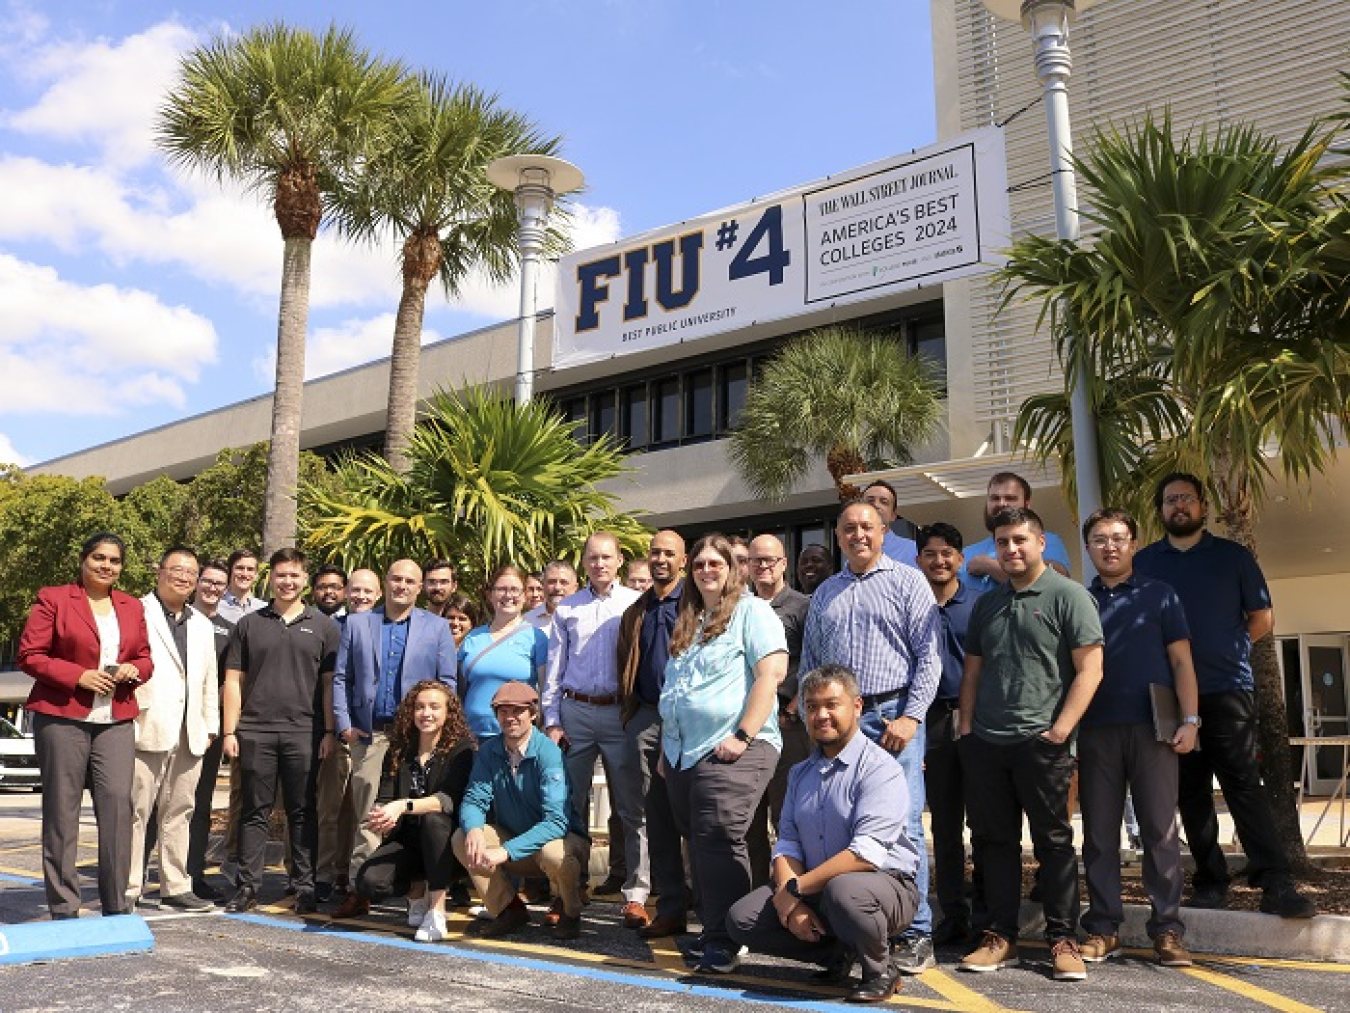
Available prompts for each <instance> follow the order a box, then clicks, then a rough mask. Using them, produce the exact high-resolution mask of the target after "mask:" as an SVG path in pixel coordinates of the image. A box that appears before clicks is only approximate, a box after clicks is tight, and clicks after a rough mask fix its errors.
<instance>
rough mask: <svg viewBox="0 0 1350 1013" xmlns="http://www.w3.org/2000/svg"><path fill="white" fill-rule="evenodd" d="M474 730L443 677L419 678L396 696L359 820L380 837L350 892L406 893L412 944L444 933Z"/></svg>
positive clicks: (374, 895)
mask: <svg viewBox="0 0 1350 1013" xmlns="http://www.w3.org/2000/svg"><path fill="white" fill-rule="evenodd" d="M474 744H475V743H474V737H473V733H472V732H470V731H469V726H468V723H467V722H466V721H465V720H464V711H463V709H462V708H461V707H460V705H459V700H458V699H457V698H456V697H455V695H454V693H452V692H451V691H450V688H449V687H448V686H446V685H445V684H444V683H441V682H437V681H436V680H434V679H424V680H423V681H421V682H419V683H417V685H415V686H413V688H412V689H410V690H408V694H407V696H405V697H404V698H403V699H402V701H400V702H399V705H398V711H397V712H396V713H395V714H394V723H393V727H392V729H391V730H390V732H389V754H388V757H387V759H386V760H385V772H384V778H383V779H382V780H381V782H380V790H379V794H378V795H377V796H376V801H375V807H374V808H373V809H371V810H370V814H369V815H368V816H366V826H367V827H368V828H369V829H370V830H372V831H373V832H375V833H377V834H380V835H381V836H383V838H384V842H383V843H382V844H381V845H380V846H379V847H378V848H376V849H375V851H374V853H372V854H371V856H370V858H369V859H367V860H366V862H365V864H363V865H362V866H361V870H360V872H358V873H357V876H356V892H357V894H358V895H359V896H361V897H363V898H365V899H366V900H367V901H372V900H376V901H378V900H383V899H385V898H386V897H394V896H402V895H405V894H408V893H409V892H410V889H411V888H413V887H414V884H417V883H419V882H421V881H423V880H425V883H426V886H425V891H426V892H425V894H424V895H423V896H421V897H417V898H411V897H410V898H409V901H408V911H409V918H408V923H409V925H410V926H411V925H412V924H413V920H414V918H416V919H417V924H416V926H415V927H416V928H417V934H416V936H415V938H416V939H417V940H418V941H419V942H428V943H434V942H436V941H438V940H440V939H444V938H445V893H446V889H447V888H448V887H449V885H450V881H451V879H452V878H453V875H454V871H455V867H456V864H457V863H456V862H455V858H454V854H453V852H452V851H451V850H450V837H451V835H452V834H453V833H454V831H455V827H456V826H457V825H458V819H457V814H458V812H459V800H460V798H461V796H463V794H464V786H465V785H467V784H468V783H469V772H470V771H471V770H472V769H473V749H474Z"/></svg>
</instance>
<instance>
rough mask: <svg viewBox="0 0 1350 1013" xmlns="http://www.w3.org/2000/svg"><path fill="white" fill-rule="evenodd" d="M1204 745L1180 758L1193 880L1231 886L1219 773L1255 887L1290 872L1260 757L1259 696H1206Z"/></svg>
mask: <svg viewBox="0 0 1350 1013" xmlns="http://www.w3.org/2000/svg"><path fill="white" fill-rule="evenodd" d="M1200 722H1201V723H1200V749H1199V750H1198V751H1192V752H1189V753H1186V754H1185V755H1184V756H1182V757H1180V763H1179V764H1178V768H1179V769H1178V777H1179V782H1180V783H1179V790H1178V793H1177V808H1178V809H1180V810H1181V825H1182V827H1184V828H1185V830H1186V843H1187V844H1188V845H1189V846H1190V849H1191V856H1192V857H1193V858H1194V859H1195V877H1194V879H1193V881H1192V882H1193V885H1194V886H1195V887H1196V888H1197V889H1201V888H1204V887H1226V886H1227V885H1228V881H1229V875H1228V863H1227V861H1225V859H1224V855H1223V850H1222V849H1221V848H1220V847H1219V817H1218V815H1217V814H1216V813H1215V811H1214V784H1213V780H1212V779H1213V778H1218V780H1219V787H1220V788H1222V789H1223V798H1224V801H1225V802H1226V803H1227V804H1228V811H1229V813H1231V814H1232V816H1233V823H1234V825H1235V826H1236V828H1237V835H1238V840H1239V841H1241V842H1242V851H1243V853H1244V854H1245V855H1246V856H1247V881H1248V882H1249V883H1251V884H1252V885H1253V886H1265V885H1266V883H1267V882H1271V881H1274V880H1275V879H1276V878H1279V877H1283V876H1287V875H1288V874H1289V865H1288V863H1287V862H1286V861H1285V858H1284V849H1283V848H1281V846H1280V839H1279V836H1278V835H1277V834H1276V833H1275V822H1274V820H1273V819H1272V817H1271V812H1270V799H1269V797H1267V795H1266V790H1265V787H1264V786H1263V785H1262V784H1261V768H1260V766H1259V765H1258V764H1257V762H1256V701H1255V700H1254V698H1253V697H1252V694H1251V693H1250V692H1249V691H1248V690H1234V691H1232V692H1230V693H1202V694H1201V695H1200Z"/></svg>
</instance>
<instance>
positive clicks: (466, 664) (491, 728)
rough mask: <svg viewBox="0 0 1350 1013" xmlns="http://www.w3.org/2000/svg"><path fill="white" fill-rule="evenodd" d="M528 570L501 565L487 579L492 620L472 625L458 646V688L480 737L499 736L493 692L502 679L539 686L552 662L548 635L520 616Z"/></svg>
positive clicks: (472, 724)
mask: <svg viewBox="0 0 1350 1013" xmlns="http://www.w3.org/2000/svg"><path fill="white" fill-rule="evenodd" d="M525 576H526V575H525V572H524V571H523V570H521V569H520V568H519V567H516V566H502V567H498V568H497V570H496V571H495V572H494V573H493V574H492V576H491V577H490V578H489V580H488V588H487V592H488V604H489V606H490V607H491V609H492V622H490V623H489V624H488V625H486V626H479V627H478V628H476V629H473V630H470V631H469V634H468V636H466V637H465V638H464V642H463V643H462V644H461V645H460V648H459V681H460V692H461V693H462V694H463V697H464V713H465V715H466V716H467V717H468V719H469V728H470V730H472V732H473V733H474V735H475V736H477V738H478V739H479V741H482V740H483V739H485V738H487V737H489V736H492V735H500V734H501V729H500V728H499V727H498V726H497V719H496V718H495V717H494V716H493V714H492V697H493V695H494V694H495V693H496V692H497V689H498V687H500V686H501V685H502V683H505V682H510V681H512V680H517V681H519V682H525V683H529V685H530V686H531V687H533V688H534V689H535V690H536V691H537V690H538V689H539V686H540V684H541V683H542V682H543V678H544V668H545V666H546V665H547V664H548V638H547V637H546V636H544V633H543V631H542V630H539V629H536V628H535V627H533V626H531V625H530V624H529V623H527V622H525V621H524V619H523V618H522V615H523V610H524V605H525Z"/></svg>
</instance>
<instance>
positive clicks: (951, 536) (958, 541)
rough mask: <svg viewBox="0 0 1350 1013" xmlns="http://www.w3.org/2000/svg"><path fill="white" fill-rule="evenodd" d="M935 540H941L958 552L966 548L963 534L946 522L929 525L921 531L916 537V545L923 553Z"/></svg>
mask: <svg viewBox="0 0 1350 1013" xmlns="http://www.w3.org/2000/svg"><path fill="white" fill-rule="evenodd" d="M934 538H941V539H942V540H943V541H944V542H946V543H947V544H948V545H950V546H951V547H952V548H953V549H955V550H956V551H957V552H960V551H961V550H962V549H964V548H965V547H966V543H965V540H964V539H963V538H962V537H961V532H959V531H957V530H956V528H954V527H952V525H950V524H948V523H947V522H946V521H937V522H936V523H934V524H928V525H925V526H924V527H921V528H920V529H919V533H918V534H917V535H916V536H915V537H914V544H915V545H916V546H917V547H918V549H919V551H920V552H922V551H923V550H924V547H925V546H926V545H927V544H928V543H929V542H931V541H932V540H933V539H934Z"/></svg>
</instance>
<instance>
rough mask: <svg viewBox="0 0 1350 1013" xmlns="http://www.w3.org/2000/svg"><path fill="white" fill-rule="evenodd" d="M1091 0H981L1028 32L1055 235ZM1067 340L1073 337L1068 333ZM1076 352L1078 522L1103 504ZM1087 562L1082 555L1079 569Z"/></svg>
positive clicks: (1073, 198) (1069, 165)
mask: <svg viewBox="0 0 1350 1013" xmlns="http://www.w3.org/2000/svg"><path fill="white" fill-rule="evenodd" d="M1095 2H1096V0H984V5H985V7H987V8H988V9H989V12H990V13H991V14H993V15H994V16H995V17H997V18H1002V19H1003V20H1005V21H1019V20H1020V21H1021V22H1022V24H1023V26H1024V27H1026V28H1027V29H1028V30H1029V31H1030V32H1031V38H1032V43H1033V45H1034V47H1035V54H1036V56H1035V58H1036V76H1037V77H1038V78H1040V81H1041V85H1042V87H1043V88H1044V94H1045V120H1046V125H1047V127H1048V128H1049V133H1050V170H1051V179H1052V180H1053V185H1054V193H1055V228H1056V234H1057V235H1058V236H1059V238H1060V239H1067V240H1069V241H1071V242H1076V241H1077V240H1078V181H1077V178H1076V176H1075V173H1074V169H1073V133H1072V131H1071V130H1070V127H1069V75H1070V74H1071V73H1072V72H1073V61H1072V60H1071V59H1070V56H1069V25H1070V24H1071V23H1072V22H1073V20H1074V16H1075V14H1077V13H1081V12H1082V11H1085V10H1087V9H1088V8H1089V7H1091V6H1092V5H1093V4H1094V3H1095ZM1071 340H1072V338H1071ZM1078 358H1079V363H1078V366H1077V369H1076V370H1075V373H1074V383H1073V391H1072V393H1071V394H1070V396H1069V407H1070V410H1071V412H1072V416H1073V457H1074V477H1075V479H1076V481H1077V484H1078V522H1079V523H1080V524H1081V523H1082V522H1083V521H1085V520H1087V518H1088V515H1089V514H1091V513H1092V511H1094V510H1096V509H1097V508H1098V507H1099V506H1101V505H1102V480H1101V465H1100V456H1099V451H1098V446H1097V419H1096V417H1095V416H1094V415H1093V413H1092V405H1091V404H1090V403H1089V401H1088V369H1087V363H1086V362H1085V361H1083V360H1082V358H1081V357H1078ZM1091 567H1092V564H1091V562H1090V561H1089V560H1088V558H1087V554H1086V553H1084V555H1083V570H1084V573H1091V572H1092V569H1091Z"/></svg>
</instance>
